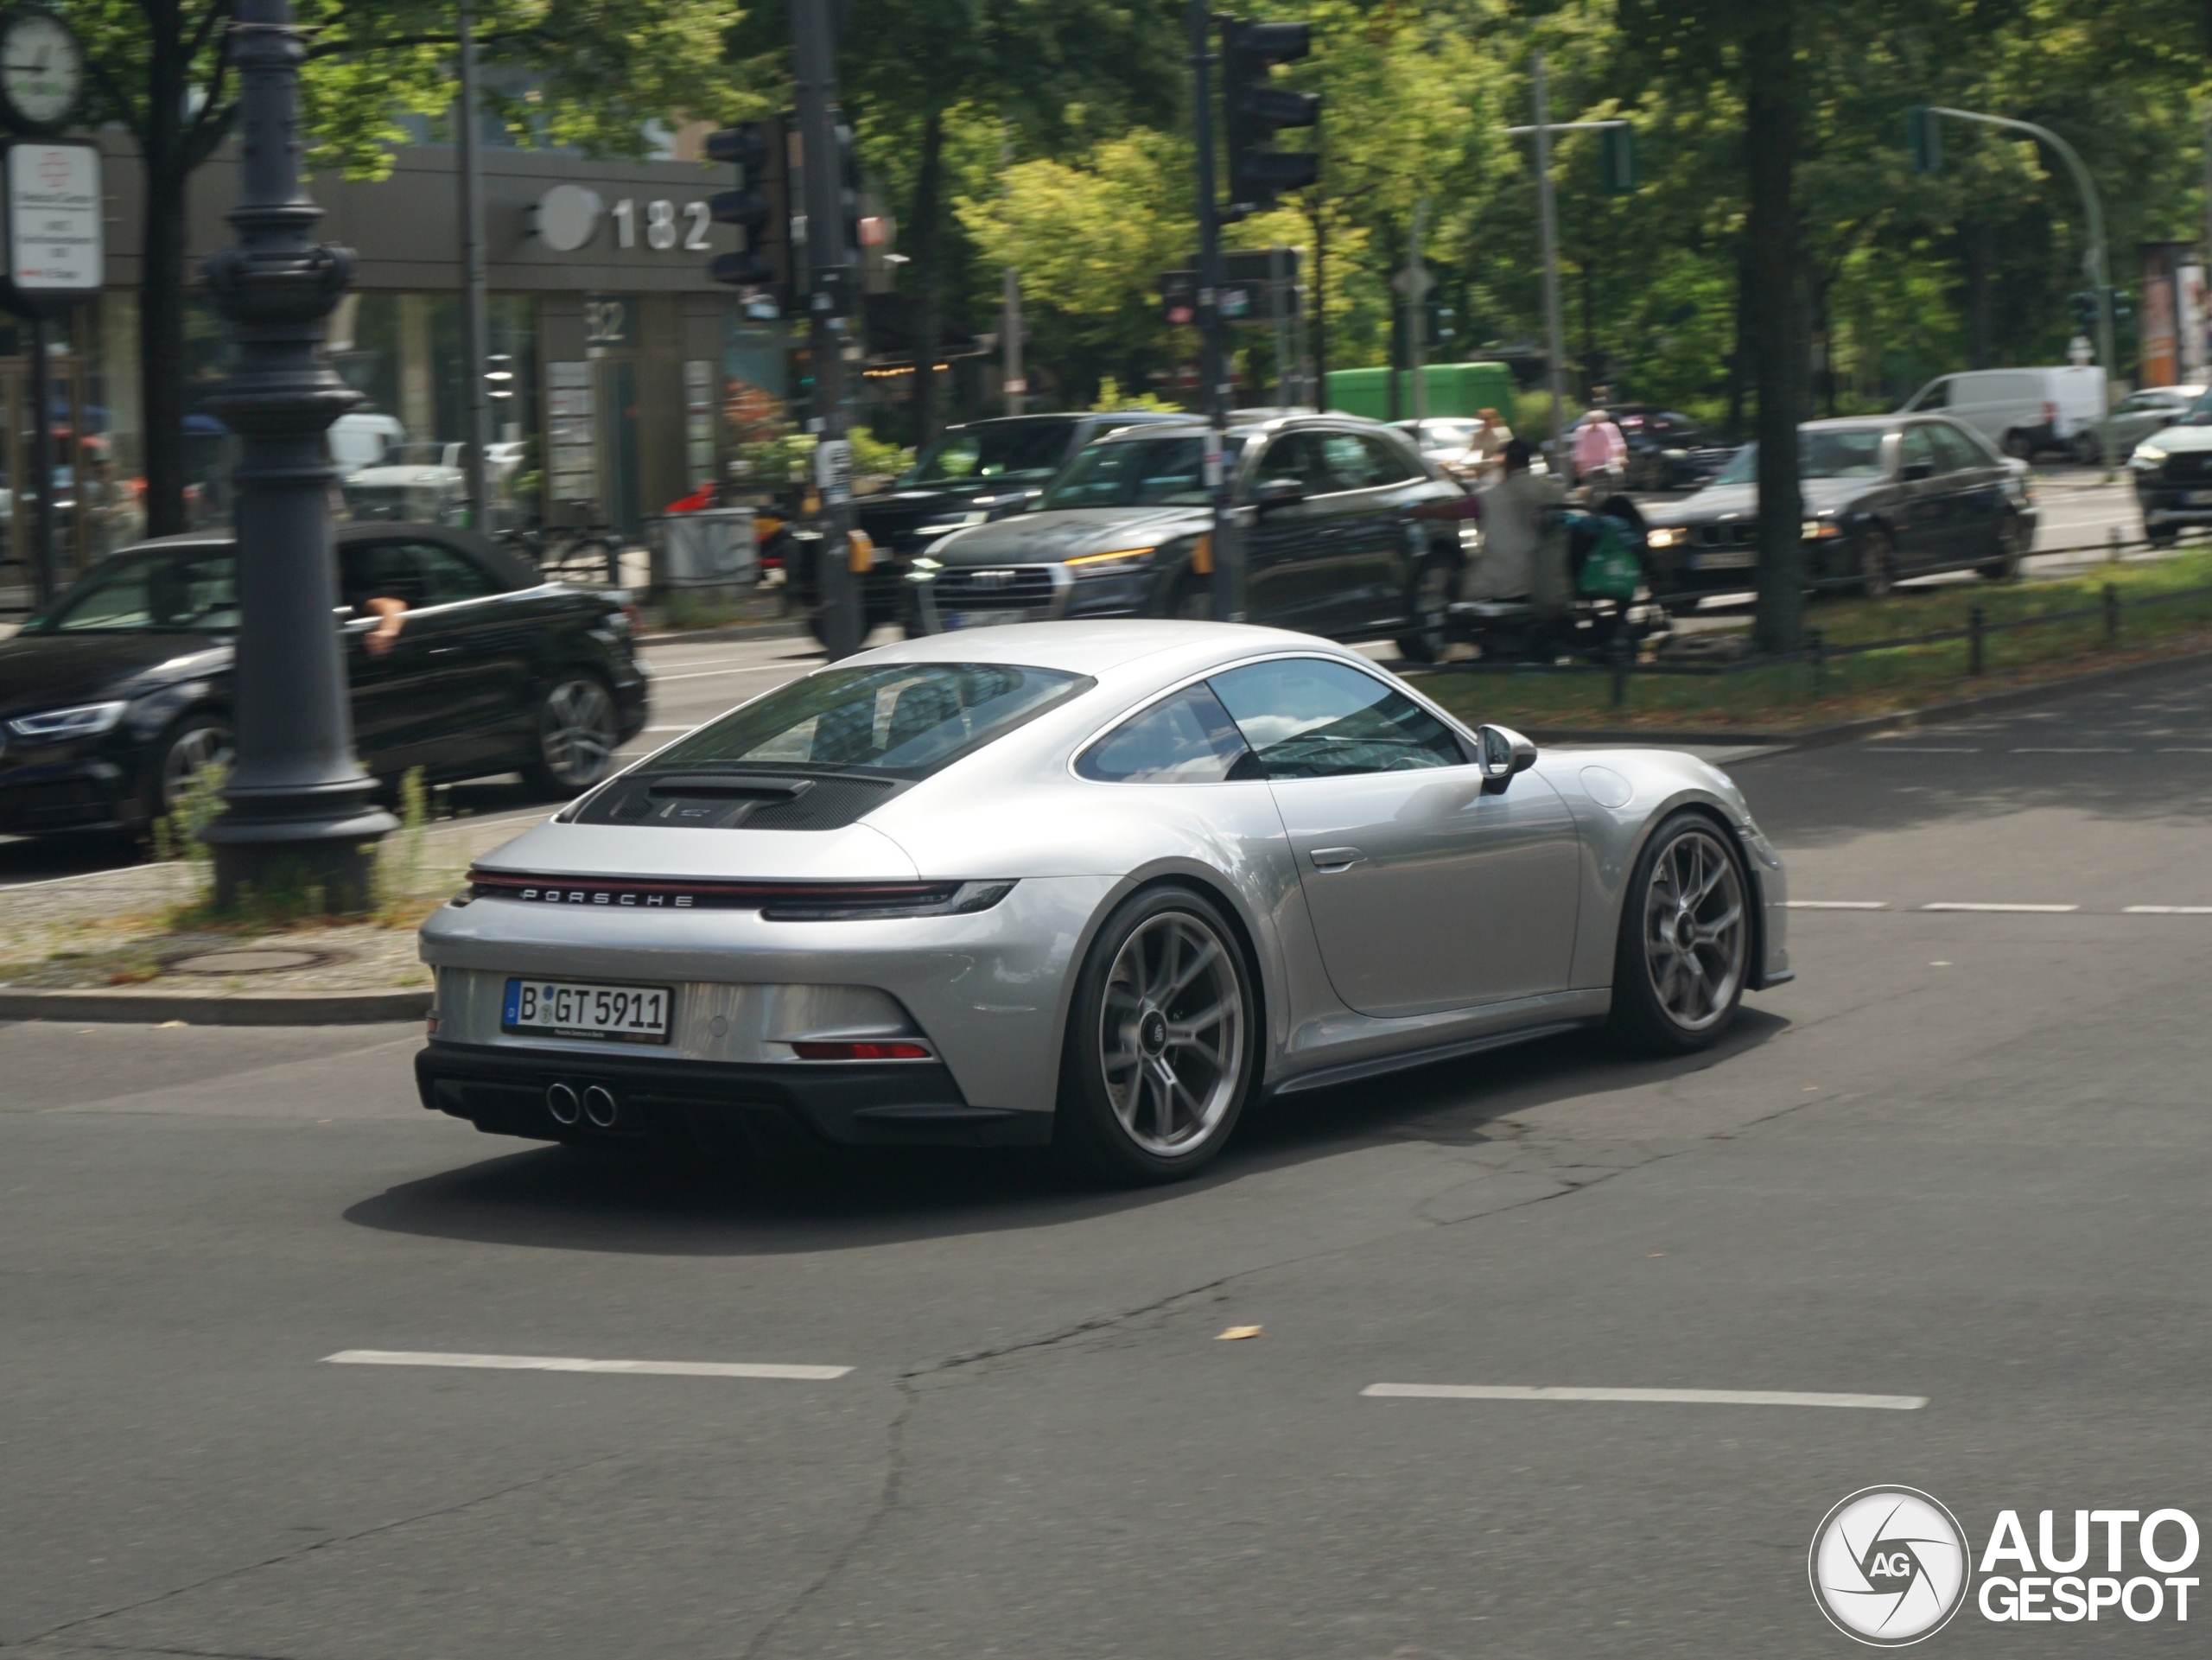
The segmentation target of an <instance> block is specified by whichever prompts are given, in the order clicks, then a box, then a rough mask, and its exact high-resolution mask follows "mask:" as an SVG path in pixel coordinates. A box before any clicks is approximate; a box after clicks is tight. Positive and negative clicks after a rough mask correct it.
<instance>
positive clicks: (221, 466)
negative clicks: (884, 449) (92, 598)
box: [0, 132, 789, 585]
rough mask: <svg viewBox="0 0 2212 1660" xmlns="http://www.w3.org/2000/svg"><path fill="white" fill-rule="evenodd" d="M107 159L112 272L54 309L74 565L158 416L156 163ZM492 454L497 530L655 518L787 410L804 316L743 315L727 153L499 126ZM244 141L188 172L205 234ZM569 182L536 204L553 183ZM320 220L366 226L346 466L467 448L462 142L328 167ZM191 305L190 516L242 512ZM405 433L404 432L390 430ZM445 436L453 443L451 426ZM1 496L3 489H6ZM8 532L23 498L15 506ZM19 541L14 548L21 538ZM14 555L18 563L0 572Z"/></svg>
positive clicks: (321, 182)
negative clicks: (722, 281)
mask: <svg viewBox="0 0 2212 1660" xmlns="http://www.w3.org/2000/svg"><path fill="white" fill-rule="evenodd" d="M97 137H98V139H99V143H100V147H101V149H102V151H103V157H104V162H105V168H104V185H103V188H104V193H105V198H106V206H107V212H106V224H105V230H106V239H107V250H106V253H107V269H106V284H107V285H106V289H105V291H104V292H103V293H102V294H101V296H99V299H98V300H97V301H95V302H92V303H90V304H88V305H86V306H82V307H79V308H77V309H76V311H75V312H74V313H73V314H72V315H70V316H69V317H68V318H67V320H66V321H64V322H62V323H61V324H60V325H58V326H57V327H56V328H54V331H53V333H54V336H55V344H54V347H53V348H52V357H53V368H54V385H55V397H54V410H53V412H52V415H53V420H54V433H55V438H56V441H57V448H56V458H57V461H60V463H61V465H60V467H59V468H58V469H57V472H56V475H55V480H54V488H55V499H56V503H57V506H58V507H59V508H60V525H61V533H62V540H63V548H62V562H63V566H64V569H71V570H73V569H77V568H79V567H80V566H81V564H82V563H83V562H84V561H85V560H86V559H87V558H89V557H97V556H98V555H99V554H101V553H104V552H105V551H107V550H111V549H112V548H114V547H116V546H118V545H120V544H122V543H124V542H125V541H128V540H129V539H130V538H131V537H134V536H136V535H137V534H139V533H140V531H142V529H143V506H142V496H143V454H144V427H143V419H142V417H141V398H140V393H139V327H138V325H139V315H140V283H141V269H140V268H141V260H140V257H139V251H140V247H141V227H142V223H143V174H142V172H141V170H140V169H139V166H138V163H137V155H136V151H135V147H134V146H133V144H132V143H131V142H130V139H129V137H127V136H126V135H124V134H121V133H118V132H102V133H100V134H98V135H97ZM483 166H484V194H485V204H486V206H485V216H484V234H485V250H486V263H487V267H488V272H489V277H490V289H491V306H490V313H491V330H490V338H489V340H488V341H487V351H488V353H489V354H490V365H489V367H490V370H491V373H490V376H489V378H488V381H487V385H488V390H489V391H490V394H491V400H492V406H493V438H494V439H495V441H497V445H498V448H497V449H496V450H495V465H494V467H493V469H492V470H493V480H494V485H495V488H496V491H497V495H498V500H497V503H496V506H495V507H494V510H493V523H492V525H491V526H490V528H493V529H498V528H502V527H504V526H505V525H530V524H537V523H554V524H564V523H596V524H606V525H613V526H614V527H616V528H618V529H620V530H621V531H624V532H626V534H628V535H631V536H632V537H635V536H637V535H639V534H640V533H641V532H642V531H643V530H644V528H645V525H646V524H647V523H648V522H649V521H650V520H651V519H652V518H653V517H654V516H656V515H658V513H659V512H661V511H662V510H663V508H664V507H665V506H667V505H668V504H670V503H671V502H673V501H675V500H677V499H679V498H682V497H683V496H686V495H689V494H690V493H692V492H693V491H695V490H696V488H697V487H700V486H701V485H702V484H705V483H707V482H709V480H721V479H724V478H727V477H728V470H729V464H730V461H731V460H732V458H733V456H734V453H735V451H736V449H737V448H738V447H739V446H740V445H741V444H742V443H743V442H745V441H746V439H747V435H748V434H749V433H751V432H755V431H759V430H764V429H766V427H768V426H772V424H773V423H775V422H776V421H777V420H778V419H779V417H780V416H781V413H782V407H783V404H784V401H785V395H786V386H785V375H786V372H787V371H786V361H787V352H786V344H787V340H788V334H789V325H788V324H786V323H784V322H779V321H769V322H765V323H764V322H758V321H747V320H745V319H744V318H742V317H741V315H740V314H739V309H738V307H737V305H736V303H735V300H734V295H733V294H732V292H731V290H729V289H727V288H724V287H722V286H721V285H719V284H717V283H714V282H713V281H712V280H711V279H710V278H709V277H708V275H707V267H708V262H709V260H711V259H712V258H714V257H715V254H716V253H719V252H727V251H733V250H734V248H735V246H736V233H735V232H734V230H733V229H732V228H731V227H729V226H722V225H717V224H715V223H714V222H713V221H712V219H710V218H709V213H708V207H707V203H708V199H709V197H710V196H711V195H712V194H714V192H715V191H716V190H719V189H726V188H729V185H730V183H731V178H730V175H729V172H728V169H725V168H720V167H709V166H708V165H706V164H703V163H702V162H696V161H684V160H649V161H593V160H588V159H586V158H583V157H581V156H570V155H563V154H557V153H546V152H541V151H525V150H518V149H511V148H505V147H501V146H487V147H486V149H485V150H484V152H483ZM561 187H567V188H568V190H567V192H566V194H565V195H564V196H563V198H562V199H561V200H560V202H559V204H558V205H559V207H561V208H562V209H563V210H565V212H563V213H553V214H548V215H546V216H545V223H544V224H543V225H541V222H540V221H541V213H540V207H541V204H543V202H544V201H545V199H546V196H547V194H548V193H549V192H551V191H554V190H556V188H561ZM312 188H313V192H314V195H315V200H316V202H317V203H318V204H319V205H320V206H321V207H322V208H323V210H324V213H325V217H324V219H323V221H322V224H321V228H320V235H321V238H322V239H324V240H326V241H328V242H331V243H335V244H339V245H344V246H346V247H348V248H351V249H352V250H353V252H354V255H355V259H356V263H355V265H354V272H353V286H352V288H351V289H350V290H349V292H348V293H347V295H346V297H345V299H344V300H343V301H342V302H340V306H339V308H338V309H337V311H336V313H335V314H334V316H333V317H332V319H331V328H330V334H329V351H330V354H331V357H332V359H333V361H334V364H335V365H336V366H337V368H338V371H339V372H340V374H341V375H342V376H343V377H344V378H346V381H347V382H348V383H349V384H350V385H353V387H355V388H356V389H357V390H358V391H360V392H361V394H362V396H363V400H364V401H363V403H362V404H361V405H360V407H359V411H358V412H357V413H356V414H355V415H354V416H352V417H347V418H346V423H345V424H346V427H347V429H348V431H347V433H346V435H345V436H344V438H343V441H342V442H340V444H339V446H338V448H340V454H341V457H342V459H343V460H344V461H345V463H346V465H347V466H348V467H359V465H360V464H361V463H362V462H364V461H370V460H380V459H384V458H385V456H386V455H390V456H391V458H392V459H395V460H404V461H407V462H408V463H409V464H410V466H411V465H416V464H418V463H419V464H421V465H422V466H423V467H424V468H425V469H435V468H436V467H440V466H443V465H448V464H450V463H452V462H454V461H457V460H458V457H457V455H454V453H453V452H452V451H451V450H450V449H449V448H447V447H448V446H452V445H454V444H457V443H459V442H461V439H462V438H463V437H464V436H465V435H466V409H467V382H466V374H467V368H466V364H465V361H464V353H463V352H462V349H461V298H462V264H461V223H460V207H459V198H460V191H459V180H458V175H457V169H456V164H455V152H454V149H453V148H452V147H451V146H448V145H429V144H425V145H420V146H414V147H410V148H405V149H399V150H397V151H396V152H395V153H394V155H393V158H392V169H391V173H390V175H388V176H387V177H385V178H383V179H379V180H375V181H359V180H347V179H345V178H342V177H340V176H339V175H334V174H329V175H320V176H318V177H317V178H316V179H315V181H314V184H313V187H312ZM237 194H238V155H237V151H236V147H235V145H232V146H231V147H229V148H227V149H226V150H225V151H224V152H222V153H221V154H219V156H216V157H215V158H214V159H213V161H211V162H209V163H207V165H206V166H205V167H203V168H202V169H200V171H199V172H198V173H197V174H196V175H194V178H193V181H192V196H191V200H190V202H189V223H190V233H189V234H190V239H189V244H188V246H189V250H190V253H191V257H192V259H193V263H194V269H195V271H196V268H197V264H198V261H199V260H200V258H202V257H203V256H205V255H206V254H207V253H208V252H210V251H213V250H214V249H216V248H219V247H222V246H225V245H228V244H229V243H230V242H232V240H234V234H233V232H232V229H231V227H230V226H229V225H228V224H227V223H226V220H225V218H224V215H225V213H226V212H227V211H228V210H229V209H230V207H232V204H233V203H234V201H235V200H236V199H237ZM187 336H188V338H187V362H186V365H185V372H186V377H187V381H188V409H189V410H191V413H190V414H188V417H187V420H186V433H187V447H188V455H189V457H190V477H191V480H192V490H191V498H190V503H189V507H190V511H191V512H192V513H193V515H194V518H195V519H196V520H201V521H207V520H215V519H219V518H222V517H223V516H224V515H225V514H226V511H227V494H228V481H227V480H228V470H229V457H228V450H229V447H230V445H229V440H228V436H227V434H226V432H225V431H224V429H223V428H222V426H221V423H219V422H218V421H217V420H215V419H214V417H213V416H211V415H209V414H207V412H206V411H205V410H204V409H202V408H201V407H200V400H201V399H202V398H204V397H205V396H206V395H207V393H209V392H212V391H213V390H214V389H215V387H216V386H217V385H219V382H220V381H221V379H222V377H223V374H224V372H225V369H226V358H227V354H228V351H229V345H228V337H227V330H226V327H225V325H224V324H223V323H222V321H221V320H220V319H219V318H218V317H217V316H216V315H215V314H214V312H213V310H212V308H209V307H208V306H207V304H206V302H205V300H204V298H203V297H202V296H200V294H199V293H198V292H197V291H196V289H195V291H194V292H193V293H192V294H191V296H189V297H188V318H187ZM27 340H28V336H27V334H24V333H23V332H22V331H11V330H10V329H7V328H0V398H4V399H6V400H7V404H6V407H8V408H9V409H10V410H16V411H25V410H26V409H27V401H26V398H25V395H24V387H25V385H27V384H28V379H29V360H28V358H27V357H26V356H25V352H26V350H27ZM26 424H27V423H26V422H24V421H23V420H22V419H20V418H19V419H17V420H16V421H12V422H10V423H6V434H5V438H4V442H0V473H4V478H3V479H0V488H4V487H6V486H9V485H12V484H13V483H14V481H15V480H18V479H20V478H22V477H24V476H26V474H25V473H24V471H23V462H24V460H25V458H26V457H27V456H28V455H29V436H28V434H27V433H26V432H25V431H24V430H23V429H24V428H25V426H26ZM396 443H404V444H406V445H408V446H410V448H408V449H406V450H405V451H404V452H399V451H394V450H391V446H392V445H394V444H396ZM434 447H435V448H434ZM12 499H13V498H12V493H7V494H0V510H4V507H5V506H6V504H7V503H8V502H10V501H11V500H12ZM0 525H7V526H8V529H9V530H10V531H12V528H13V526H12V520H11V519H9V518H4V517H0ZM8 539H9V541H10V544H11V545H10V546H8V547H7V548H6V550H5V555H6V558H5V563H10V564H18V565H19V556H18V550H17V549H16V547H15V546H13V545H12V544H13V543H14V541H15V539H16V538H15V537H13V535H12V534H10V536H9V538H8ZM14 580H16V572H14V571H0V585H8V584H10V583H11V582H13V581H14Z"/></svg>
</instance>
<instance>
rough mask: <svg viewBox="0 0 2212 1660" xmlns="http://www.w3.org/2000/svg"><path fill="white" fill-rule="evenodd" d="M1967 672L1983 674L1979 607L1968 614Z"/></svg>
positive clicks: (1973, 608)
mask: <svg viewBox="0 0 2212 1660" xmlns="http://www.w3.org/2000/svg"><path fill="white" fill-rule="evenodd" d="M1980 672H1981V607H1980V606H1978V605H1977V606H1974V607H1972V608H1971V609H1969V610H1968V611H1967V673H1968V674H1980Z"/></svg>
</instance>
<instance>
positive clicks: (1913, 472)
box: [1897, 461, 1936, 484]
mask: <svg viewBox="0 0 2212 1660" xmlns="http://www.w3.org/2000/svg"><path fill="white" fill-rule="evenodd" d="M1897 476H1898V477H1899V478H1901V479H1903V480H1904V481H1905V482H1906V483H1907V484H1917V483H1919V482H1920V481H1921V480H1923V479H1932V478H1934V477H1935V476H1936V463H1935V462H1933V461H1907V462H1906V463H1905V464H1904V466H1903V467H1899V468H1897Z"/></svg>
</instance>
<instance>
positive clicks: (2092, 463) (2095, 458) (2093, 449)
mask: <svg viewBox="0 0 2212 1660" xmlns="http://www.w3.org/2000/svg"><path fill="white" fill-rule="evenodd" d="M2066 449H2067V453H2068V454H2069V455H2072V456H2073V457H2074V459H2075V461H2076V462H2077V463H2078V464H2079V465H2081V466H2082V467H2098V466H2101V465H2102V464H2103V462H2104V459H2105V446H2104V441H2103V440H2102V439H2101V438H2100V437H2099V436H2097V434H2096V433H2095V432H2094V431H2086V432H2077V433H2075V435H2074V440H2073V442H2071V443H2069V444H2068V445H2067V446H2066Z"/></svg>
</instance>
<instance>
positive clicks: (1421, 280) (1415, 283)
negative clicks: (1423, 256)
mask: <svg viewBox="0 0 2212 1660" xmlns="http://www.w3.org/2000/svg"><path fill="white" fill-rule="evenodd" d="M1390 286H1391V287H1392V288H1394V289H1397V291H1398V295H1399V297H1400V298H1402V299H1407V300H1413V301H1416V302H1418V301H1421V300H1426V299H1427V298H1428V291H1429V289H1433V288H1434V287H1435V286H1436V279H1435V278H1434V277H1431V276H1430V275H1429V274H1428V269H1427V266H1423V267H1422V268H1421V269H1420V270H1412V269H1410V268H1408V269H1407V270H1401V271H1400V272H1399V273H1398V274H1397V275H1396V276H1395V277H1392V278H1391V279H1390Z"/></svg>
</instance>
